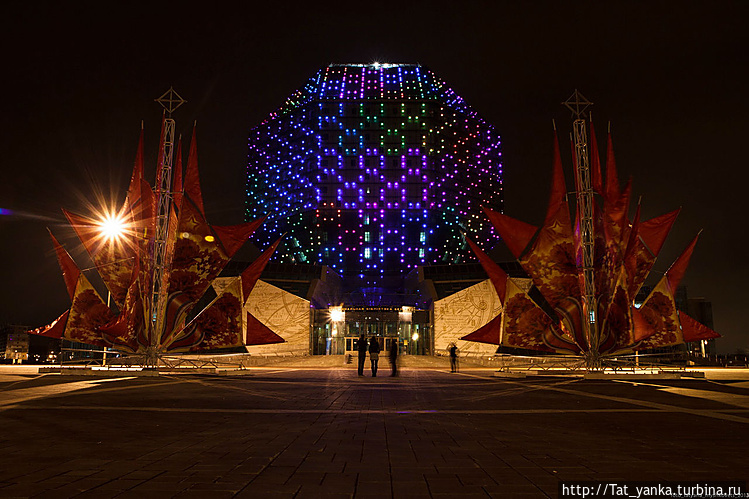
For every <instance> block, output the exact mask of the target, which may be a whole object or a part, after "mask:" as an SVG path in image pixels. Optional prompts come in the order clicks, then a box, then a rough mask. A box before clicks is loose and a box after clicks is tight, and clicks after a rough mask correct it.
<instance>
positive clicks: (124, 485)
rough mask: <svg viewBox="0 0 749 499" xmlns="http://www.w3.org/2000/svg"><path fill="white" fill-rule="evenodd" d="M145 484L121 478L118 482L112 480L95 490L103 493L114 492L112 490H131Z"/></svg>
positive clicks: (141, 481) (140, 481)
mask: <svg viewBox="0 0 749 499" xmlns="http://www.w3.org/2000/svg"><path fill="white" fill-rule="evenodd" d="M141 483H143V480H126V479H122V478H119V479H117V480H110V481H108V482H105V483H102V484H101V485H99V486H98V487H96V489H95V490H101V491H105V492H106V491H112V490H120V491H122V490H130V489H132V488H133V487H137V486H138V485H140V484H141Z"/></svg>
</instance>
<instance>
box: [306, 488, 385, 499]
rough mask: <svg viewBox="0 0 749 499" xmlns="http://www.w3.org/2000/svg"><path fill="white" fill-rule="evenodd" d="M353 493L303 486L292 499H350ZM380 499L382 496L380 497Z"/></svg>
mask: <svg viewBox="0 0 749 499" xmlns="http://www.w3.org/2000/svg"><path fill="white" fill-rule="evenodd" d="M352 497H354V491H353V490H352V491H350V492H349V491H336V490H332V489H326V488H324V487H320V486H315V485H303V486H302V488H301V489H300V490H299V492H298V493H297V494H296V495H295V496H294V499H317V498H323V499H351V498H352ZM380 497H382V496H380Z"/></svg>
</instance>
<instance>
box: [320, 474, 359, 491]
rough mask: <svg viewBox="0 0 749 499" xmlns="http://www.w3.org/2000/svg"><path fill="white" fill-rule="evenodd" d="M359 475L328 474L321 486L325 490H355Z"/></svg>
mask: <svg viewBox="0 0 749 499" xmlns="http://www.w3.org/2000/svg"><path fill="white" fill-rule="evenodd" d="M357 478H358V475H357V474H356V473H326V474H325V477H324V478H323V481H322V484H321V486H322V487H323V488H330V489H340V490H348V489H351V490H352V491H353V490H354V488H355V486H356V481H357Z"/></svg>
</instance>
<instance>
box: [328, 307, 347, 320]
mask: <svg viewBox="0 0 749 499" xmlns="http://www.w3.org/2000/svg"><path fill="white" fill-rule="evenodd" d="M328 312H329V313H330V321H331V322H343V321H344V320H345V319H346V312H344V311H343V307H340V306H339V307H330V308H329V309H328Z"/></svg>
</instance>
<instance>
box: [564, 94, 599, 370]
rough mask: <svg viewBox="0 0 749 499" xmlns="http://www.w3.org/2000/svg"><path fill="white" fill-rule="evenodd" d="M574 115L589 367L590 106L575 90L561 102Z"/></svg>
mask: <svg viewBox="0 0 749 499" xmlns="http://www.w3.org/2000/svg"><path fill="white" fill-rule="evenodd" d="M562 104H563V105H564V106H566V107H567V108H568V109H569V110H570V111H572V114H573V116H574V118H575V120H574V122H573V123H572V133H573V140H574V143H575V158H576V160H577V162H576V169H575V176H576V177H575V178H576V185H577V194H576V197H577V215H578V220H580V232H581V244H582V252H583V268H582V270H583V280H584V283H585V289H584V290H583V291H584V292H583V313H584V314H585V318H584V319H583V327H584V331H585V339H586V340H587V342H588V355H589V357H588V359H587V364H588V367H589V368H596V367H599V365H600V360H599V352H598V350H599V346H600V338H599V335H598V324H597V320H596V311H597V303H596V287H595V271H594V266H593V259H594V245H595V234H594V232H593V202H594V201H593V187H592V185H591V179H590V164H589V160H588V131H587V129H586V125H585V117H586V110H587V109H588V107H590V106H591V105H593V103H592V102H590V101H589V100H588V99H586V98H585V97H584V96H583V95H582V94H581V93H580V92H578V91H577V89H576V90H575V92H574V93H573V94H572V95H571V96H570V98H569V99H567V100H566V101H565V102H563V103H562Z"/></svg>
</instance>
